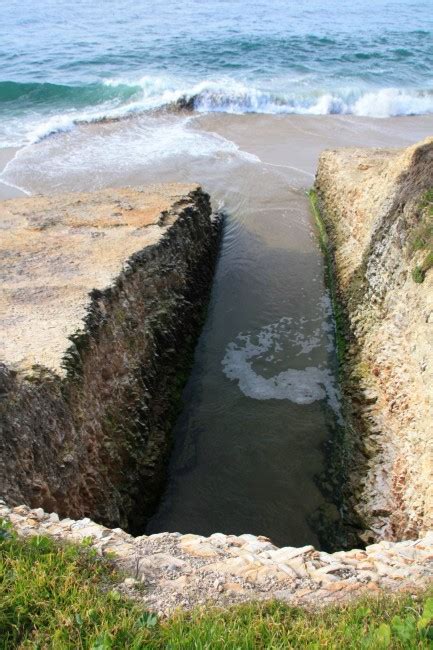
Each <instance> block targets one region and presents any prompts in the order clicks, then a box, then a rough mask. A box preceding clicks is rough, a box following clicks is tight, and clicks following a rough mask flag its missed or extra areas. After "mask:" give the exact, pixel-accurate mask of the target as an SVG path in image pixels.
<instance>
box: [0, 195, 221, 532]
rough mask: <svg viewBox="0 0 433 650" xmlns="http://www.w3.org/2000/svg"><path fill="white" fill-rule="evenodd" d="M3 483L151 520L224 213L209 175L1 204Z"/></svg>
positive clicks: (11, 493)
mask: <svg viewBox="0 0 433 650" xmlns="http://www.w3.org/2000/svg"><path fill="white" fill-rule="evenodd" d="M1 222H2V223H1V225H2V227H3V228H4V233H5V236H4V238H3V246H4V250H5V253H4V255H3V262H4V265H3V272H4V280H5V281H4V293H3V297H2V303H3V307H4V309H3V310H2V311H3V313H4V317H3V319H2V322H1V326H0V327H1V333H2V339H3V349H2V353H1V359H2V361H3V363H2V364H1V366H0V368H1V371H0V426H1V431H0V494H1V495H2V496H3V497H5V498H6V499H7V501H8V503H9V504H12V505H14V504H19V503H26V504H28V505H30V506H33V507H43V508H46V509H48V510H52V511H56V512H58V513H59V514H60V515H63V516H64V515H68V516H71V517H82V516H92V517H93V518H95V519H96V520H98V521H99V522H101V523H104V524H106V525H110V526H116V525H122V526H123V527H126V528H128V529H129V530H132V531H140V530H143V525H144V523H145V521H146V519H147V517H148V515H149V514H150V512H151V511H152V508H153V507H154V505H155V503H156V501H157V499H158V497H159V495H160V491H161V488H162V485H163V481H164V477H165V465H166V461H167V455H168V452H169V448H170V430H171V426H172V424H173V420H174V417H175V416H176V409H177V405H178V400H179V397H180V391H181V389H182V387H183V383H184V381H185V378H186V372H187V370H188V366H189V363H190V359H191V355H192V352H193V347H194V344H195V341H196V337H197V335H198V333H199V330H200V327H201V324H202V319H203V316H204V309H205V307H206V304H207V300H208V296H209V290H210V285H211V279H212V276H213V270H214V265H215V260H216V255H217V249H218V238H219V231H220V223H219V220H218V219H215V218H212V216H211V207H210V202H209V197H208V196H207V195H206V194H205V193H204V192H203V191H202V190H201V189H200V188H199V187H198V186H191V185H189V186H182V185H168V186H155V187H150V188H135V189H124V190H104V191H101V192H96V193H94V194H71V195H63V196H57V197H51V198H47V197H34V198H33V197H32V198H30V199H27V198H26V199H18V200H14V201H8V202H5V203H3V204H2V206H1Z"/></svg>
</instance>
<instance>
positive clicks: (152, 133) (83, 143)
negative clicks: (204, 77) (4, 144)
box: [0, 115, 260, 193]
mask: <svg viewBox="0 0 433 650" xmlns="http://www.w3.org/2000/svg"><path fill="white" fill-rule="evenodd" d="M191 122H193V118H192V117H179V116H177V115H176V116H164V117H151V116H145V117H143V118H141V119H140V120H137V121H132V122H130V123H128V124H127V125H123V124H122V125H119V124H117V123H114V124H112V125H107V126H106V127H104V128H103V129H100V128H98V129H92V130H90V131H89V130H88V129H86V128H81V129H77V130H75V131H74V132H73V133H68V132H67V133H65V134H64V135H63V136H60V137H58V138H48V139H45V140H43V141H40V142H39V144H37V145H36V146H35V145H28V146H26V147H23V148H22V149H20V150H19V151H18V152H17V154H16V155H15V157H14V159H13V160H11V161H9V163H8V164H7V165H6V167H5V169H4V170H3V172H2V173H1V174H0V181H1V180H2V181H4V182H7V183H10V184H18V183H19V185H20V186H21V187H25V188H26V190H27V191H31V192H36V193H37V192H44V191H46V188H47V187H49V188H51V189H54V188H56V189H58V190H70V191H73V190H80V189H81V190H84V189H89V190H91V189H96V188H97V187H100V186H104V185H107V184H111V183H117V182H118V180H119V177H122V178H125V179H128V178H129V177H131V176H133V175H134V174H135V175H136V176H137V175H138V174H139V173H140V171H141V170H143V169H145V168H147V169H149V168H155V166H156V165H158V164H160V163H164V168H166V173H167V174H168V173H169V170H173V171H172V172H171V173H174V170H175V169H176V168H177V167H178V166H179V159H182V161H183V163H184V164H185V162H186V161H187V160H189V161H194V160H200V159H202V158H214V159H218V158H221V159H222V160H224V161H227V162H229V163H230V162H231V161H234V160H236V159H239V158H241V159H243V160H246V161H247V162H250V163H256V162H260V159H259V158H257V157H256V156H254V155H253V154H249V153H248V152H245V151H242V150H241V149H239V147H238V146H237V145H236V144H235V143H234V142H232V141H231V140H228V139H225V138H223V137H222V136H220V135H217V134H213V133H208V132H202V131H198V130H195V129H194V128H191ZM65 130H66V129H65ZM125 152H126V153H125ZM125 182H127V181H125Z"/></svg>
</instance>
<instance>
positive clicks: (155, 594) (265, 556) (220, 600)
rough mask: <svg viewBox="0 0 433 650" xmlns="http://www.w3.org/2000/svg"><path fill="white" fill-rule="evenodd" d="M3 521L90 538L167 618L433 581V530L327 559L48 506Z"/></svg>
mask: <svg viewBox="0 0 433 650" xmlns="http://www.w3.org/2000/svg"><path fill="white" fill-rule="evenodd" d="M0 517H1V518H4V519H6V520H8V521H10V522H11V523H12V525H13V527H14V528H15V530H16V531H17V532H18V534H19V535H20V536H29V535H48V536H50V537H53V538H55V539H57V540H59V542H60V543H63V542H80V541H83V540H86V543H89V544H90V545H91V546H92V547H93V548H94V549H96V550H97V552H98V553H99V554H100V555H105V554H110V557H111V556H113V555H114V562H115V564H116V565H117V567H118V568H119V569H120V570H121V572H123V573H124V576H125V579H124V581H123V583H121V584H120V585H119V587H118V589H119V590H120V591H121V592H123V593H124V594H126V595H127V596H129V597H132V598H134V599H137V600H140V601H141V602H142V603H143V604H144V605H145V606H146V607H147V608H148V609H150V610H152V611H155V612H158V613H159V614H160V615H167V614H170V613H171V612H172V611H173V610H174V609H175V608H176V607H183V608H187V609H188V608H191V607H194V606H196V605H200V604H204V603H214V604H216V605H219V606H227V605H230V604H235V603H241V602H245V601H248V600H269V599H273V598H277V599H279V600H282V601H285V602H287V603H290V604H294V605H304V606H307V607H318V606H322V605H328V604H332V603H344V602H347V601H349V600H351V599H353V598H357V597H359V596H363V595H366V594H370V595H375V594H376V595H378V594H379V593H380V592H381V591H390V592H395V591H403V590H417V589H420V588H422V587H423V586H426V585H427V584H428V583H429V582H431V580H432V579H433V532H430V533H429V534H427V535H426V536H425V537H424V538H422V539H417V540H412V541H405V542H397V543H392V542H385V541H382V542H380V543H378V544H373V545H371V546H367V548H366V549H365V550H358V549H354V550H352V551H346V552H345V551H341V552H338V553H332V554H328V553H324V552H321V551H316V550H315V549H314V548H313V547H312V546H304V547H302V548H293V547H285V548H277V547H276V546H274V545H273V544H272V543H271V542H270V541H269V540H268V539H267V538H266V537H255V536H254V535H240V536H239V537H236V536H234V535H223V534H222V533H215V534H214V535H211V536H210V537H201V536H200V535H181V534H180V533H159V534H157V535H149V536H144V535H143V536H141V537H132V536H131V535H128V534H127V533H125V532H124V531H123V530H121V529H120V528H117V529H114V530H110V529H108V528H105V527H104V526H100V525H98V524H96V523H94V522H93V521H91V520H90V519H87V518H85V519H81V520H79V521H74V520H72V519H63V520H60V519H59V516H58V515H57V514H54V513H53V514H47V513H45V512H44V511H43V510H42V509H41V508H37V509H34V510H31V509H30V508H28V507H27V506H18V507H15V508H12V509H11V508H8V507H7V506H6V505H4V502H0Z"/></svg>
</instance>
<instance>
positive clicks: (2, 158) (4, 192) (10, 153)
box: [0, 147, 26, 201]
mask: <svg viewBox="0 0 433 650" xmlns="http://www.w3.org/2000/svg"><path fill="white" fill-rule="evenodd" d="M17 151H19V149H18V148H16V147H5V148H4V149H0V175H1V173H2V172H3V170H4V169H5V167H6V165H7V164H8V162H9V161H10V160H13V158H14V156H15V154H16V153H17ZM19 196H26V193H25V192H23V191H22V190H20V189H18V188H17V187H13V186H12V185H8V184H7V183H5V182H4V181H2V180H1V178H0V201H4V200H6V199H14V198H16V197H19Z"/></svg>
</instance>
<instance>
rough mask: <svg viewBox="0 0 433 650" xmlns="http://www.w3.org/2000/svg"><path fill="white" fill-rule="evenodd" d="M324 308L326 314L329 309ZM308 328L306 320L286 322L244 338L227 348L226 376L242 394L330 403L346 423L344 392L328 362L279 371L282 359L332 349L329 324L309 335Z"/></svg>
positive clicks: (282, 321)
mask: <svg viewBox="0 0 433 650" xmlns="http://www.w3.org/2000/svg"><path fill="white" fill-rule="evenodd" d="M325 300H328V299H327V298H325ZM323 306H324V308H325V309H326V308H327V307H329V304H328V303H326V304H324V305H323ZM305 323H306V320H305V319H300V320H298V321H295V320H294V319H292V318H287V317H284V318H281V319H280V320H278V321H277V322H275V323H271V324H269V325H266V326H264V327H263V328H262V329H260V330H258V331H257V332H250V333H246V334H244V333H240V334H239V335H238V336H237V337H236V339H235V341H232V342H231V343H229V344H228V346H227V348H226V351H225V355H224V358H223V360H222V367H223V371H224V374H225V375H226V377H228V378H229V379H231V380H233V381H237V383H238V386H239V389H240V390H241V391H242V393H243V394H244V395H246V396H247V397H251V398H252V399H257V400H269V399H278V400H289V401H291V402H294V403H296V404H312V403H313V402H316V401H319V400H326V401H327V403H328V404H329V406H330V407H331V408H332V410H333V411H334V412H335V414H336V415H337V416H338V418H339V419H340V418H341V415H340V397H339V391H338V387H337V385H336V381H335V377H334V375H333V372H332V371H331V370H330V369H329V368H328V367H327V365H326V363H321V364H320V365H318V366H313V365H308V361H307V362H306V363H305V366H304V367H303V368H287V369H285V370H283V371H280V372H275V370H276V366H277V362H278V363H281V359H282V358H284V357H285V358H290V356H291V355H293V354H294V355H295V356H297V357H299V356H300V355H305V356H308V355H309V354H310V353H311V352H312V350H314V349H315V348H319V347H321V346H323V345H324V344H325V346H327V342H328V338H329V336H331V335H332V333H331V332H330V326H329V323H328V322H327V319H326V318H325V319H324V320H323V321H322V323H321V324H320V326H319V327H318V328H316V329H314V330H313V332H312V333H310V334H309V335H308V336H306V335H305V334H304V333H303V331H302V329H303V325H305ZM331 329H332V325H331ZM258 365H259V366H260V369H258V368H257V366H258ZM273 372H274V373H275V374H273Z"/></svg>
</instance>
